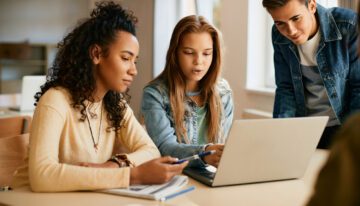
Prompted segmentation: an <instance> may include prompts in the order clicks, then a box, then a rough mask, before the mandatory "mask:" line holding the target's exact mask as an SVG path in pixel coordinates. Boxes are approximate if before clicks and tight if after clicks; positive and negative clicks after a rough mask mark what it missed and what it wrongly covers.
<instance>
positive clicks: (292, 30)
mask: <svg viewBox="0 0 360 206" xmlns="http://www.w3.org/2000/svg"><path fill="white" fill-rule="evenodd" d="M286 32H287V34H288V35H290V36H293V35H295V34H296V32H297V29H296V27H295V25H293V23H291V22H290V23H289V24H288V26H287V31H286Z"/></svg>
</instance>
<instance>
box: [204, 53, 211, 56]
mask: <svg viewBox="0 0 360 206" xmlns="http://www.w3.org/2000/svg"><path fill="white" fill-rule="evenodd" d="M211 54H212V53H204V56H210V55H211Z"/></svg>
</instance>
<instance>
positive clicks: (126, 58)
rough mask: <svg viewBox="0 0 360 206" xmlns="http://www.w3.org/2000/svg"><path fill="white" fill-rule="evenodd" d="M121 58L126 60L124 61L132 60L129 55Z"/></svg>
mask: <svg viewBox="0 0 360 206" xmlns="http://www.w3.org/2000/svg"><path fill="white" fill-rule="evenodd" d="M121 59H122V60H124V61H129V60H130V58H128V57H121Z"/></svg>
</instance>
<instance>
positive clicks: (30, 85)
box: [10, 75, 46, 112]
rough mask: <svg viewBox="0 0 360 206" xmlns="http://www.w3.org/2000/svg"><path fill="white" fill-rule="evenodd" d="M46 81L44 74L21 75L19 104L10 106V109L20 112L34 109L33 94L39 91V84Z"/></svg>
mask: <svg viewBox="0 0 360 206" xmlns="http://www.w3.org/2000/svg"><path fill="white" fill-rule="evenodd" d="M45 81H46V76H45V75H38V76H23V78H22V86H21V100H20V106H18V107H11V108H10V109H11V110H15V111H20V112H31V111H34V109H35V106H34V103H35V98H34V96H35V94H36V93H37V92H39V91H40V86H41V85H43V84H44V83H45Z"/></svg>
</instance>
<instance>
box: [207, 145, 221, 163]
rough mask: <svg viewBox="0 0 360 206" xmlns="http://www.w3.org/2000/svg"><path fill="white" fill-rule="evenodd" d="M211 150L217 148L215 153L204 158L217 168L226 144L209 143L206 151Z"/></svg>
mask: <svg viewBox="0 0 360 206" xmlns="http://www.w3.org/2000/svg"><path fill="white" fill-rule="evenodd" d="M209 150H215V151H216V152H215V154H212V155H207V156H205V157H204V158H203V159H204V161H205V162H206V163H207V164H209V165H212V166H214V167H216V168H217V167H218V166H219V162H220V158H221V155H222V152H223V150H224V145H223V144H213V145H209V146H207V147H206V149H205V151H209Z"/></svg>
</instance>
